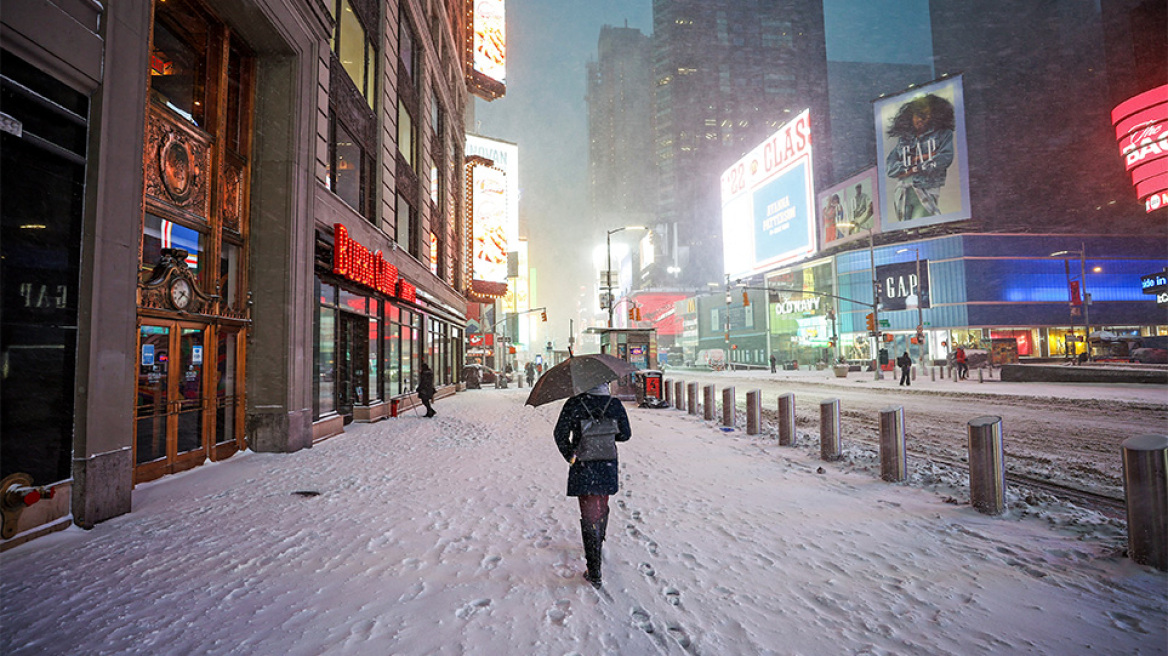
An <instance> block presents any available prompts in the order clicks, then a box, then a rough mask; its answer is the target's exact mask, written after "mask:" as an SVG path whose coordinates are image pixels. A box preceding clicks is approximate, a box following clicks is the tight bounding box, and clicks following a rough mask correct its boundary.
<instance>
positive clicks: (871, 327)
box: [864, 312, 876, 333]
mask: <svg viewBox="0 0 1168 656" xmlns="http://www.w3.org/2000/svg"><path fill="white" fill-rule="evenodd" d="M864 320H865V321H867V322H868V332H870V333H875V332H876V315H875V314H874V313H872V312H869V313H868V316H866V317H864Z"/></svg>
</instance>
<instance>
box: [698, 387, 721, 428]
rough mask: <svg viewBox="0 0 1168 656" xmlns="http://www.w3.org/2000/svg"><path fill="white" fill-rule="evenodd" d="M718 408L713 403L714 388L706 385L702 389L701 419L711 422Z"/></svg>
mask: <svg viewBox="0 0 1168 656" xmlns="http://www.w3.org/2000/svg"><path fill="white" fill-rule="evenodd" d="M717 412H718V406H717V404H716V403H714V386H713V385H706V386H705V387H703V388H702V418H703V419H705V420H706V421H713V420H714V417H715V416H717Z"/></svg>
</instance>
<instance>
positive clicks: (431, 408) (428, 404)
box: [422, 398, 438, 417]
mask: <svg viewBox="0 0 1168 656" xmlns="http://www.w3.org/2000/svg"><path fill="white" fill-rule="evenodd" d="M432 403H433V401H432V400H431V399H430V398H423V399H422V405H424V406H426V416H427V417H433V416H434V415H436V414H438V413H437V412H435V411H434V406H433V405H432Z"/></svg>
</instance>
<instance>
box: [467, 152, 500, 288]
mask: <svg viewBox="0 0 1168 656" xmlns="http://www.w3.org/2000/svg"><path fill="white" fill-rule="evenodd" d="M471 203H472V205H471V210H472V214H471V221H472V226H473V228H472V231H471V240H472V241H471V258H472V259H471V279H472V280H482V281H486V282H493V283H503V284H504V285H506V283H507V243H508V242H507V174H506V173H504V172H503V171H502V170H501V169H498V168H495V167H493V166H487V165H485V164H478V163H476V164H472V165H471ZM504 290H505V288H504Z"/></svg>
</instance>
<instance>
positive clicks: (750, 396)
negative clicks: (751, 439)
mask: <svg viewBox="0 0 1168 656" xmlns="http://www.w3.org/2000/svg"><path fill="white" fill-rule="evenodd" d="M761 425H762V390H750V391H749V392H747V393H746V434H747V435H758V430H759V426H761Z"/></svg>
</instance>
